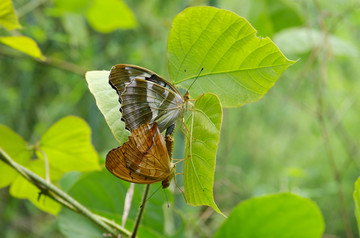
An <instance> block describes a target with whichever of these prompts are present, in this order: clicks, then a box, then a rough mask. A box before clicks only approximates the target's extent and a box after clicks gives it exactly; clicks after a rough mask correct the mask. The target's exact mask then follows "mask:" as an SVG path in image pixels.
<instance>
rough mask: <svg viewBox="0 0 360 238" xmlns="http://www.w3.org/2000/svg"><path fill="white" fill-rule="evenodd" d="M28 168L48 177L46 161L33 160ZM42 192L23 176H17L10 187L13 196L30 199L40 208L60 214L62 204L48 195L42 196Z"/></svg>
mask: <svg viewBox="0 0 360 238" xmlns="http://www.w3.org/2000/svg"><path fill="white" fill-rule="evenodd" d="M27 168H28V169H30V170H31V171H33V172H34V173H36V174H37V175H39V176H41V177H42V178H44V179H45V178H46V169H45V164H44V161H41V160H33V161H31V162H30V164H29V166H27ZM40 192H41V191H40V189H39V188H38V187H36V186H35V185H33V184H32V183H30V182H29V181H27V180H26V179H25V178H24V177H22V176H17V177H16V179H15V181H14V182H13V183H12V184H11V187H10V194H11V195H12V196H14V197H16V198H20V199H29V200H30V201H31V202H32V203H33V204H34V205H35V206H36V207H38V208H39V209H41V210H43V211H46V212H48V213H51V214H53V215H56V214H58V213H59V211H60V204H59V203H57V202H55V201H54V200H52V199H51V198H50V197H48V196H46V195H41V196H40Z"/></svg>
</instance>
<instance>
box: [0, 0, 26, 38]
mask: <svg viewBox="0 0 360 238" xmlns="http://www.w3.org/2000/svg"><path fill="white" fill-rule="evenodd" d="M0 25H2V26H3V27H4V28H5V29H7V30H8V31H10V30H14V29H20V28H21V25H20V23H19V20H18V18H17V16H16V12H15V9H14V7H13V4H12V1H11V0H1V1H0Z"/></svg>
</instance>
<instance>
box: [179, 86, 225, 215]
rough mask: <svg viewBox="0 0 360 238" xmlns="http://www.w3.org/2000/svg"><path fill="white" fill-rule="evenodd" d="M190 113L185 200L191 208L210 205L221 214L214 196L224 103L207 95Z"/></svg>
mask: <svg viewBox="0 0 360 238" xmlns="http://www.w3.org/2000/svg"><path fill="white" fill-rule="evenodd" d="M190 111H191V115H190V116H189V118H187V120H186V128H187V130H188V133H187V136H186V137H185V146H186V149H185V163H184V186H185V197H186V200H187V203H189V204H191V205H194V206H200V205H207V206H210V207H212V208H214V210H215V211H217V212H219V213H221V212H220V210H219V208H218V207H217V206H216V204H215V202H214V196H213V185H214V173H215V161H216V150H217V147H218V144H219V138H220V128H221V122H222V108H221V104H220V101H219V99H218V97H217V96H216V95H214V94H210V93H208V94H204V95H203V96H201V97H200V98H198V99H197V100H196V102H195V106H194V108H193V109H190ZM189 139H190V142H189Z"/></svg>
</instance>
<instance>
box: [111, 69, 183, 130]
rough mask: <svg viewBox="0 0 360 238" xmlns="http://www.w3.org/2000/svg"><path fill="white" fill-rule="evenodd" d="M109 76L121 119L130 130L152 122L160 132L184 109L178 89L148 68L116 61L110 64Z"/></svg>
mask: <svg viewBox="0 0 360 238" xmlns="http://www.w3.org/2000/svg"><path fill="white" fill-rule="evenodd" d="M109 79H110V80H109V82H110V84H111V86H112V87H113V88H114V89H116V91H117V93H118V94H119V102H120V103H121V108H120V111H121V113H122V120H123V121H125V127H126V128H127V129H128V130H130V131H132V130H133V129H136V128H138V127H139V126H140V125H142V124H144V123H153V122H156V123H158V126H159V129H160V131H163V130H164V129H166V128H169V127H171V126H173V125H174V124H175V122H176V120H177V118H178V116H179V115H180V114H181V113H182V111H183V104H184V100H183V98H182V96H181V94H180V93H179V91H178V90H177V89H176V88H175V87H174V86H173V85H172V84H171V83H169V82H168V81H166V80H165V79H163V78H162V77H160V76H159V75H157V74H155V73H154V72H151V71H150V70H147V69H145V68H141V67H139V66H135V65H126V64H119V65H115V66H113V68H112V69H111V72H110V78H109ZM171 133H172V129H171V130H170V134H171Z"/></svg>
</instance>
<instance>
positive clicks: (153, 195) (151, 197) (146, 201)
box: [145, 186, 161, 202]
mask: <svg viewBox="0 0 360 238" xmlns="http://www.w3.org/2000/svg"><path fill="white" fill-rule="evenodd" d="M160 188H161V186H159V187H158V188H157V189H156V190H155V191H154V192H153V193H152V194H151V195H150V196H149V197H148V198H147V199H146V201H145V202H147V201H149V200H150V198H152V196H154V195H155V193H157V191H159V189H160Z"/></svg>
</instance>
